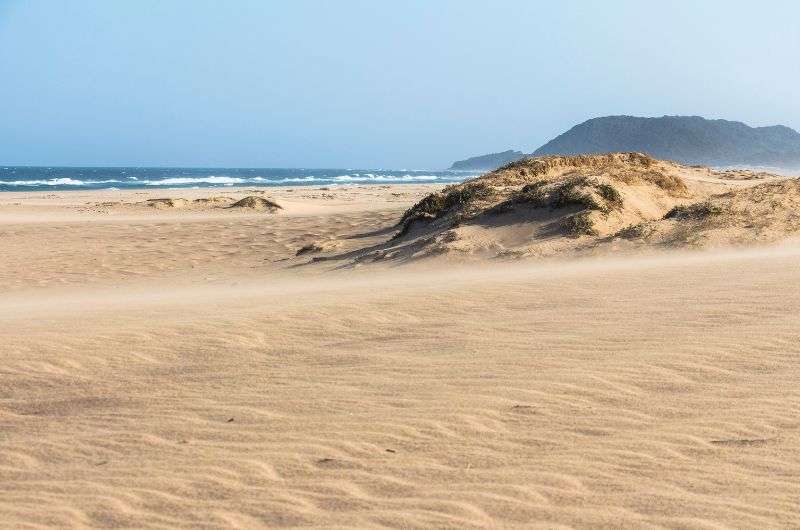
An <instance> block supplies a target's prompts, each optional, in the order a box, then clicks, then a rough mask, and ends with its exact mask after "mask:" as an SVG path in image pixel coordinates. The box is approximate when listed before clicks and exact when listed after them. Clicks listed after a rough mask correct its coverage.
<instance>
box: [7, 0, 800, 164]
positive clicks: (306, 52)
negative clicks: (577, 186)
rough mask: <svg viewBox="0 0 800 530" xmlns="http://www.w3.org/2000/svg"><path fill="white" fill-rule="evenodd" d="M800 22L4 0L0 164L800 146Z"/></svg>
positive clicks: (700, 8)
mask: <svg viewBox="0 0 800 530" xmlns="http://www.w3.org/2000/svg"><path fill="white" fill-rule="evenodd" d="M657 4H658V5H657ZM798 20H800V3H798V2H792V1H768V0H767V1H762V2H750V1H748V2H744V1H735V0H734V1H721V0H706V1H702V2H699V1H694V2H690V1H685V2H684V1H673V2H659V3H656V2H640V1H611V0H607V1H604V2H591V1H582V2H581V1H564V2H534V1H523V0H520V1H511V0H509V1H502V0H497V1H492V2H486V1H469V0H439V1H437V0H427V1H421V0H420V1H414V0H408V1H401V2H400V1H397V2H395V1H388V0H386V1H380V0H374V1H367V0H365V1H349V0H337V1H328V2H325V1H321V0H319V1H311V0H292V1H289V0H286V1H280V2H279V1H277V0H263V1H246V0H231V1H226V2H220V1H202V0H185V1H184V0H159V1H156V0H136V1H134V0H130V1H127V2H126V1H123V0H118V1H108V0H96V1H82V0H71V1H69V2H62V1H59V0H50V1H42V0H28V1H24V0H0V111H2V112H0V163H4V164H31V165H190V166H260V167H265V166H267V167H372V168H380V167H384V168H389V167H393V168H438V167H445V166H447V165H449V163H450V162H451V161H452V160H454V159H458V158H463V157H466V156H470V155H475V154H482V153H486V152H490V151H499V150H504V149H508V148H516V149H522V150H525V151H530V150H533V149H534V148H536V147H538V146H539V145H540V144H542V143H544V142H545V141H546V140H548V139H550V138H552V137H553V136H555V135H557V134H559V133H561V132H563V131H564V130H565V129H567V128H569V127H570V126H572V125H574V124H576V123H578V122H581V121H583V120H585V119H588V118H590V117H593V116H601V115H606V114H633V115H645V116H650V115H663V114H699V115H703V116H707V117H712V118H727V119H736V120H741V121H744V122H746V123H749V124H751V125H769V124H777V123H781V124H784V125H788V126H790V127H793V128H796V129H798V128H800V103H798V98H797V95H796V94H797V90H798V87H800V60H798V51H800V28H798Z"/></svg>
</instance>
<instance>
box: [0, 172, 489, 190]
mask: <svg viewBox="0 0 800 530" xmlns="http://www.w3.org/2000/svg"><path fill="white" fill-rule="evenodd" d="M475 175H477V173H476V172H474V171H451V170H437V171H431V170H406V169H400V170H384V169H303V168H297V169H269V168H163V167H158V168H147V167H28V166H0V191H23V190H24V191H36V190H71V189H133V188H159V187H161V188H196V187H222V186H253V187H261V186H302V185H308V186H319V185H344V184H378V183H380V184H408V183H418V184H422V183H450V182H460V181H462V180H464V179H466V178H470V177H473V176H475Z"/></svg>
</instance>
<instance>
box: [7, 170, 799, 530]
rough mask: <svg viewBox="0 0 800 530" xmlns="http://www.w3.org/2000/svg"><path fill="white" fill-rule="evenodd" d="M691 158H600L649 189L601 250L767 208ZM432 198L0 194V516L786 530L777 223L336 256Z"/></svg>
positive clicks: (782, 268) (790, 460) (130, 523)
mask: <svg viewBox="0 0 800 530" xmlns="http://www.w3.org/2000/svg"><path fill="white" fill-rule="evenodd" d="M693 175H696V176H697V180H692V179H690V178H685V179H684V181H685V184H686V190H687V192H686V194H688V195H691V197H689V196H685V194H684V192H683V191H682V190H678V193H676V194H672V193H671V192H670V191H669V190H665V189H663V188H660V187H659V186H658V185H657V184H653V183H652V182H650V183H639V184H628V183H625V182H622V183H621V184H620V183H618V182H616V181H610V182H611V183H612V184H614V185H615V186H618V188H619V191H620V192H621V194H622V195H623V196H624V197H625V198H629V197H634V194H635V193H639V192H641V191H642V190H651V191H653V193H654V194H655V195H657V197H658V201H661V202H658V209H659V215H660V217H658V216H656V217H658V218H656V219H654V220H653V221H642V223H643V225H645V226H646V225H648V223H654V226H655V228H654V230H653V231H652V234H651V235H650V236H647V237H651V238H652V240H648V241H643V242H639V241H634V240H633V239H625V238H622V237H620V239H622V240H624V241H623V243H626V244H629V245H630V246H631V248H638V247H637V245H639V244H641V245H644V246H645V247H646V248H650V249H661V250H663V249H665V248H672V247H670V246H669V245H666V246H665V245H662V244H661V241H662V239H663V238H667V237H672V236H671V235H669V234H671V233H672V232H670V230H673V228H671V227H673V226H674V225H676V224H677V223H683V222H690V223H697V230H698V231H700V232H702V231H704V230H705V231H707V232H708V231H716V230H718V227H717V225H716V224H715V223H720V222H723V221H724V219H721V218H717V217H714V216H723V217H724V216H727V215H729V214H730V212H734V211H735V212H738V211H740V209H741V208H743V207H745V206H746V208H747V209H749V210H748V211H752V214H753V215H754V216H756V215H758V216H761V213H763V212H762V210H759V208H762V209H765V208H768V207H769V206H770V205H772V201H774V200H777V199H778V198H780V197H783V198H784V199H785V201H786V202H785V203H782V205H781V206H780V207H779V208H778V207H776V208H774V209H772V210H770V211H774V212H775V214H774V215H773V216H772V217H770V216H766V217H763V220H762V221H760V222H762V223H763V226H768V227H772V228H770V229H773V228H774V227H776V226H780V223H787V224H790V223H793V222H794V218H793V217H792V216H791V212H792V211H793V210H792V208H793V204H794V202H792V201H794V200H795V199H793V198H792V197H793V195H791V189H792V188H791V186H794V184H793V183H792V182H777V181H775V182H773V180H772V177H770V178H762V179H752V180H747V179H745V180H741V179H740V180H734V179H717V177H715V176H713V175H711V174H709V173H707V172H706V171H705V170H702V169H697V170H696V173H693ZM681 178H684V177H681ZM720 180H727V181H728V184H727V186H730V191H731V192H730V193H728V194H727V195H719V194H718V192H717V189H718V188H717V187H718V186H720V184H719V181H720ZM604 182H605V181H602V180H599V181H598V182H597V184H598V185H600V184H603V183H604ZM759 183H764V184H759ZM754 184H757V185H758V186H757V187H752V186H753V185H754ZM762 185H763V186H765V187H764V188H761V187H760V186H762ZM547 186H549V187H547V188H546V189H545V190H544V191H545V192H546V193H547V196H548V197H550V195H552V194H554V193H558V191H557V186H556V185H551V184H548V185H547ZM626 186H630V187H632V188H633V187H637V186H639V188H637V189H629V188H628V187H626ZM653 186H655V187H658V189H655V188H654V187H653ZM784 187H787V188H786V190H784ZM596 189H598V188H597V186H595V183H594V182H590V183H588V185H587V184H585V183H581V184H580V185H579V186H576V187H574V188H573V191H577V192H579V193H583V194H588V195H590V196H591V197H592V199H593V200H596V201H597V202H598V204H601V205H602V203H600V199H603V200H605V198H604V197H603V196H600V199H598V198H597V197H594V195H592V194H593V193H595V191H594V190H596ZM658 190H661V191H658ZM733 190H738V191H733ZM781 190H783V191H781ZM435 191H437V189H435V188H432V187H425V186H410V187H390V188H379V187H362V188H356V187H348V188H338V189H336V188H332V189H330V190H315V189H290V188H284V189H276V190H271V191H270V194H269V197H271V198H273V199H274V200H275V201H276V202H277V203H278V204H280V205H281V206H282V207H283V209H282V210H279V211H278V212H276V213H274V214H269V215H265V214H264V212H259V211H249V210H244V211H238V210H237V211H231V210H230V209H228V208H226V207H225V206H226V205H228V204H230V203H232V202H234V201H235V200H239V199H241V198H243V197H246V196H248V195H253V193H252V192H251V191H249V190H240V189H231V190H226V193H225V195H221V194H220V191H219V190H175V191H174V192H173V193H170V194H169V195H170V196H174V198H182V199H185V200H187V201H190V205H189V206H187V207H186V208H181V209H154V208H148V207H144V206H135V203H138V202H144V201H146V199H148V198H159V197H163V196H164V192H163V191H161V192H158V193H159V195H158V196H157V197H153V196H149V195H138V193H140V192H116V193H112V192H96V193H95V192H92V193H87V192H72V193H63V194H53V195H52V196H50V197H45V196H44V195H43V194H34V193H30V194H5V195H0V241H2V244H3V245H4V247H3V250H4V253H3V256H2V261H0V292H2V293H3V296H2V297H0V352H2V359H3V362H2V367H0V382H2V384H0V527H8V528H53V527H60V528H63V527H67V528H187V527H188V528H275V527H292V526H305V527H312V528H330V527H391V528H396V527H404V528H431V527H435V528H487V527H511V528H514V527H518V528H531V527H541V528H597V527H609V528H619V527H624V528H641V527H645V528H786V527H797V526H800V509H798V505H799V503H798V499H800V463H799V462H800V459H798V453H800V436H799V435H798V433H799V432H800V431H798V421H797V419H796V417H797V415H798V408H800V391H798V388H800V386H798V381H800V372H799V371H798V363H797V359H798V355H800V346H798V344H800V316H798V315H800V288H798V287H797V286H798V285H800V269H798V267H797V266H796V264H797V261H798V258H800V246H799V245H796V244H793V243H783V244H782V245H779V246H770V247H757V248H747V249H735V250H731V249H728V250H724V251H719V250H718V251H714V252H708V251H705V252H691V253H690V252H685V251H680V252H679V251H675V250H672V251H670V252H663V251H662V252H658V253H651V254H649V255H638V256H624V257H614V256H609V255H604V256H602V257H593V258H586V259H579V260H576V259H572V258H571V255H570V254H567V257H568V259H560V260H559V259H553V258H551V259H549V260H513V261H507V260H496V259H495V260H484V261H474V260H473V261H472V262H470V263H461V262H459V261H458V260H457V259H455V258H456V257H457V256H460V255H461V254H463V253H458V252H445V253H442V254H440V255H439V256H438V259H429V260H411V261H410V262H409V263H408V264H406V265H405V266H403V267H396V266H384V265H385V264H389V265H397V264H398V263H399V261H396V260H391V259H386V260H382V261H381V260H379V261H376V262H374V263H371V264H370V265H369V266H362V267H358V266H356V267H349V268H343V267H342V265H344V264H352V263H354V262H355V263H358V260H357V257H358V256H364V255H367V254H369V253H371V252H375V251H383V250H386V247H385V245H387V244H389V245H397V244H402V243H403V242H404V241H405V240H404V239H403V237H405V236H402V237H400V238H395V239H394V240H392V238H393V237H394V236H395V235H396V234H397V233H398V232H399V231H400V228H399V227H398V222H399V221H400V219H401V217H402V216H403V213H404V212H405V211H408V210H409V208H411V207H412V206H413V205H414V204H416V203H417V202H419V201H420V200H421V199H423V198H424V197H425V196H427V195H429V194H430V193H431V192H435ZM529 191H530V190H529ZM147 193H155V192H147ZM396 194H398V195H396ZM399 194H402V195H399ZM215 196H224V197H230V198H231V200H226V201H221V202H220V203H219V204H217V205H214V206H209V207H207V208H206V207H205V206H193V205H194V204H195V202H194V201H196V200H198V199H202V198H211V197H215ZM642 196H644V197H649V195H642ZM330 197H332V198H330ZM703 201H707V202H708V204H710V205H711V206H712V207H713V208H712V209H711V210H712V214H711V216H710V217H703V216H698V215H696V214H695V213H694V210H693V209H692V208H694V207H693V206H692V205H693V204H699V203H703ZM720 201H722V202H720ZM17 203H20V204H17ZM87 203H90V204H87ZM102 203H115V204H111V205H108V206H101V204H102ZM653 204H655V202H654V203H653ZM682 204H685V205H686V208H685V209H681V208H679V209H678V210H676V212H675V213H673V214H672V215H671V216H669V218H668V219H664V216H665V215H666V214H667V212H669V211H671V210H672V209H673V208H674V207H675V206H676V205H678V206H680V205H682ZM718 206H719V207H720V208H722V210H723V213H720V212H719V211H718V208H717V207H718ZM628 207H629V205H626V206H624V208H628ZM195 208H196V209H195ZM661 210H664V213H663V214H662V213H661ZM632 211H633V210H631V212H632ZM639 211H644V208H641V209H640V210H639ZM631 212H628V213H626V214H625V215H628V214H631V215H633V213H631ZM715 212H716V213H715ZM556 213H558V212H556ZM573 213H574V212H573ZM502 215H507V213H504V214H502ZM502 215H501V217H502ZM567 215H571V214H567ZM636 215H638V214H636ZM738 215H739V214H737V217H736V219H731V220H730V222H728V221H724V223H725V225H726V226H728V225H729V224H731V223H733V224H734V225H735V226H736V228H735V229H734V232H739V231H745V230H747V229H748V227H747V226H746V224H735V223H740V221H738V219H740V217H738ZM676 216H684V217H685V220H681V219H677V218H676ZM469 222H470V221H466V222H464V224H463V225H462V227H468V226H470V225H469ZM741 223H744V221H742V222H741ZM687 226H688V225H687ZM692 226H694V225H692ZM759 226H761V225H759ZM424 228H425V227H424V226H418V227H414V228H413V229H412V231H411V232H409V234H410V235H413V234H412V232H413V231H414V230H424ZM481 229H483V230H486V231H487V232H488V233H487V234H485V236H486V237H487V240H490V237H491V238H494V237H495V235H497V234H495V233H494V232H491V231H493V230H507V229H508V228H503V227H502V226H486V227H482V228H481ZM476 230H477V229H476ZM765 230H766V229H765ZM709 233H710V232H709ZM714 233H717V232H714ZM732 233H733V232H732ZM784 233H788V230H785V231H784ZM470 237H473V238H477V237H478V236H477V234H473V235H470ZM504 237H505V236H504ZM560 237H561V239H563V240H565V241H575V240H580V239H581V238H573V237H569V236H560ZM581 237H585V238H586V240H587V241H588V240H592V241H594V240H595V239H597V241H601V240H603V238H607V237H608V236H602V235H598V236H581ZM636 237H640V238H644V237H645V235H641V234H640V235H639V236H636ZM731 240H734V238H731ZM505 241H510V240H505ZM770 241H773V242H774V241H776V239H775V238H773V239H770ZM31 242H36V244H31ZM331 242H333V243H331ZM329 243H330V244H331V245H332V246H330V247H326V246H325V245H326V244H329ZM606 244H610V243H606ZM620 244H621V243H620ZM309 245H310V246H312V247H313V246H315V245H316V246H317V247H320V250H318V251H315V252H312V253H310V254H308V255H307V254H306V253H301V255H300V256H297V255H296V254H297V252H298V250H300V249H302V248H303V247H304V246H309ZM679 246H680V247H686V246H691V245H685V244H681V245H679ZM699 247H702V248H705V247H704V246H703V245H699ZM471 255H472V256H473V257H475V256H477V255H478V254H471ZM320 257H322V258H329V259H327V260H317V261H315V262H313V263H310V261H311V259H312V258H320ZM362 263H363V262H362ZM382 264H384V265H382Z"/></svg>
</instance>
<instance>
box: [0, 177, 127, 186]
mask: <svg viewBox="0 0 800 530" xmlns="http://www.w3.org/2000/svg"><path fill="white" fill-rule="evenodd" d="M117 182H121V181H119V180H113V179H111V180H78V179H72V178H68V177H61V178H54V179H47V180H12V181H10V182H3V181H0V185H5V186H86V185H87V184H111V183H117Z"/></svg>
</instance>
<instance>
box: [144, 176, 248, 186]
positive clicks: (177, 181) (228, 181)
mask: <svg viewBox="0 0 800 530" xmlns="http://www.w3.org/2000/svg"><path fill="white" fill-rule="evenodd" d="M139 182H142V183H144V184H147V185H148V186H181V185H185V184H223V185H225V186H233V185H234V184H243V183H245V182H246V179H240V178H236V177H217V176H215V175H210V176H208V177H171V178H166V179H161V180H141V181H139Z"/></svg>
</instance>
